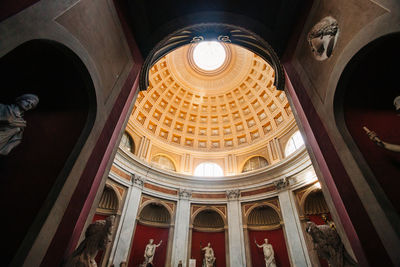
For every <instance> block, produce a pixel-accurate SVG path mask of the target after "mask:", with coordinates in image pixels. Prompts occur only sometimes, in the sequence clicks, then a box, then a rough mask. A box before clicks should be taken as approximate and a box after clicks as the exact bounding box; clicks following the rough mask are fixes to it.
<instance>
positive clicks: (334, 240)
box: [306, 222, 356, 267]
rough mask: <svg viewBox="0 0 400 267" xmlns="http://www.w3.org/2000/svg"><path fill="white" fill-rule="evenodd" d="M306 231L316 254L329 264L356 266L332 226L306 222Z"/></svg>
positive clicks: (341, 266)
mask: <svg viewBox="0 0 400 267" xmlns="http://www.w3.org/2000/svg"><path fill="white" fill-rule="evenodd" d="M306 232H307V233H308V234H310V235H311V238H312V241H313V243H314V248H315V250H316V251H317V254H318V256H319V257H321V258H323V259H325V260H327V261H328V263H329V266H332V267H345V266H356V262H355V261H354V260H353V259H352V258H351V256H350V255H349V254H348V252H347V251H346V249H345V248H344V245H343V243H342V240H341V239H340V236H339V235H338V233H337V232H336V229H335V228H334V227H332V226H330V225H316V224H315V223H313V222H307V227H306Z"/></svg>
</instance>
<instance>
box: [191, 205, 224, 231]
mask: <svg viewBox="0 0 400 267" xmlns="http://www.w3.org/2000/svg"><path fill="white" fill-rule="evenodd" d="M193 227H194V228H207V229H208V228H218V229H222V228H224V227H225V223H224V220H223V219H222V217H221V216H220V215H219V213H217V212H216V211H214V210H211V209H206V210H202V211H201V212H199V213H198V214H197V215H196V217H194V219H193Z"/></svg>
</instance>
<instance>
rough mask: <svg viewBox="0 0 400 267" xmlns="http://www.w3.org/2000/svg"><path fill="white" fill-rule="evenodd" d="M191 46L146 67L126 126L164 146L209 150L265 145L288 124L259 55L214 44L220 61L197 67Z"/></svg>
mask: <svg viewBox="0 0 400 267" xmlns="http://www.w3.org/2000/svg"><path fill="white" fill-rule="evenodd" d="M200 44H202V43H200ZM196 45H198V44H191V45H187V46H184V47H181V48H179V49H177V50H175V51H173V52H171V53H169V54H168V55H167V56H165V57H163V58H162V59H160V60H159V61H158V62H157V63H156V64H155V65H154V66H153V67H152V68H151V70H150V74H149V87H148V89H147V90H146V91H142V92H140V93H139V95H138V98H137V101H136V103H135V107H134V110H133V112H132V116H131V118H130V121H129V125H130V126H131V127H133V128H134V129H135V130H136V131H138V132H140V133H142V134H143V135H146V136H148V137H149V138H151V139H152V141H153V142H155V143H159V144H160V145H163V146H164V147H165V146H171V147H174V148H175V150H176V148H177V147H179V148H180V149H183V150H191V151H193V150H195V151H207V152H210V151H226V150H235V149H242V148H245V147H248V146H252V145H256V144H257V145H259V144H260V143H261V142H268V141H269V140H271V139H272V138H273V137H275V136H277V135H282V132H283V131H285V130H286V128H287V127H288V126H289V125H291V124H293V122H294V118H293V114H292V112H291V110H290V107H289V103H288V100H287V98H286V96H285V93H284V92H283V91H278V90H276V88H275V86H274V84H273V81H274V76H275V73H274V70H273V68H272V67H271V66H270V65H269V64H268V63H267V62H265V61H264V60H263V59H262V58H261V57H259V56H257V55H256V54H254V53H253V52H250V51H248V50H246V49H244V48H242V47H239V46H236V45H232V44H226V43H220V46H221V47H222V48H223V52H224V53H225V55H224V60H223V62H222V63H221V62H220V63H218V64H219V66H217V67H216V68H214V69H202V68H201V67H200V65H199V64H197V63H196V62H195V60H196V58H195V57H194V54H193V51H195V50H196ZM220 51H221V50H220ZM217 56H218V55H217Z"/></svg>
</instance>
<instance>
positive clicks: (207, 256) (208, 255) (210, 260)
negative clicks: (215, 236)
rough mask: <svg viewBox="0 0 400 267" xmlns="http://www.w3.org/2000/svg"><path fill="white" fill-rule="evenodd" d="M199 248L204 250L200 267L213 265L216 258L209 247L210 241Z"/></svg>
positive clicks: (211, 266)
mask: <svg viewBox="0 0 400 267" xmlns="http://www.w3.org/2000/svg"><path fill="white" fill-rule="evenodd" d="M200 248H201V246H200ZM201 250H202V251H204V259H203V265H202V267H213V266H214V264H215V260H216V259H217V258H215V256H214V250H213V248H212V247H211V244H210V242H208V244H207V246H206V247H204V248H202V249H201Z"/></svg>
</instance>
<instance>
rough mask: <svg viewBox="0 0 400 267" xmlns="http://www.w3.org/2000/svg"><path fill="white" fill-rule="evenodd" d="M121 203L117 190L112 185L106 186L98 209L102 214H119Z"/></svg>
mask: <svg viewBox="0 0 400 267" xmlns="http://www.w3.org/2000/svg"><path fill="white" fill-rule="evenodd" d="M120 201H121V198H120V195H119V193H118V192H117V191H116V189H115V188H114V187H113V186H112V185H109V184H106V185H105V186H104V190H103V193H102V194H101V197H100V201H99V205H98V208H97V209H98V211H99V212H101V213H109V214H117V213H118V211H119V208H120Z"/></svg>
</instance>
